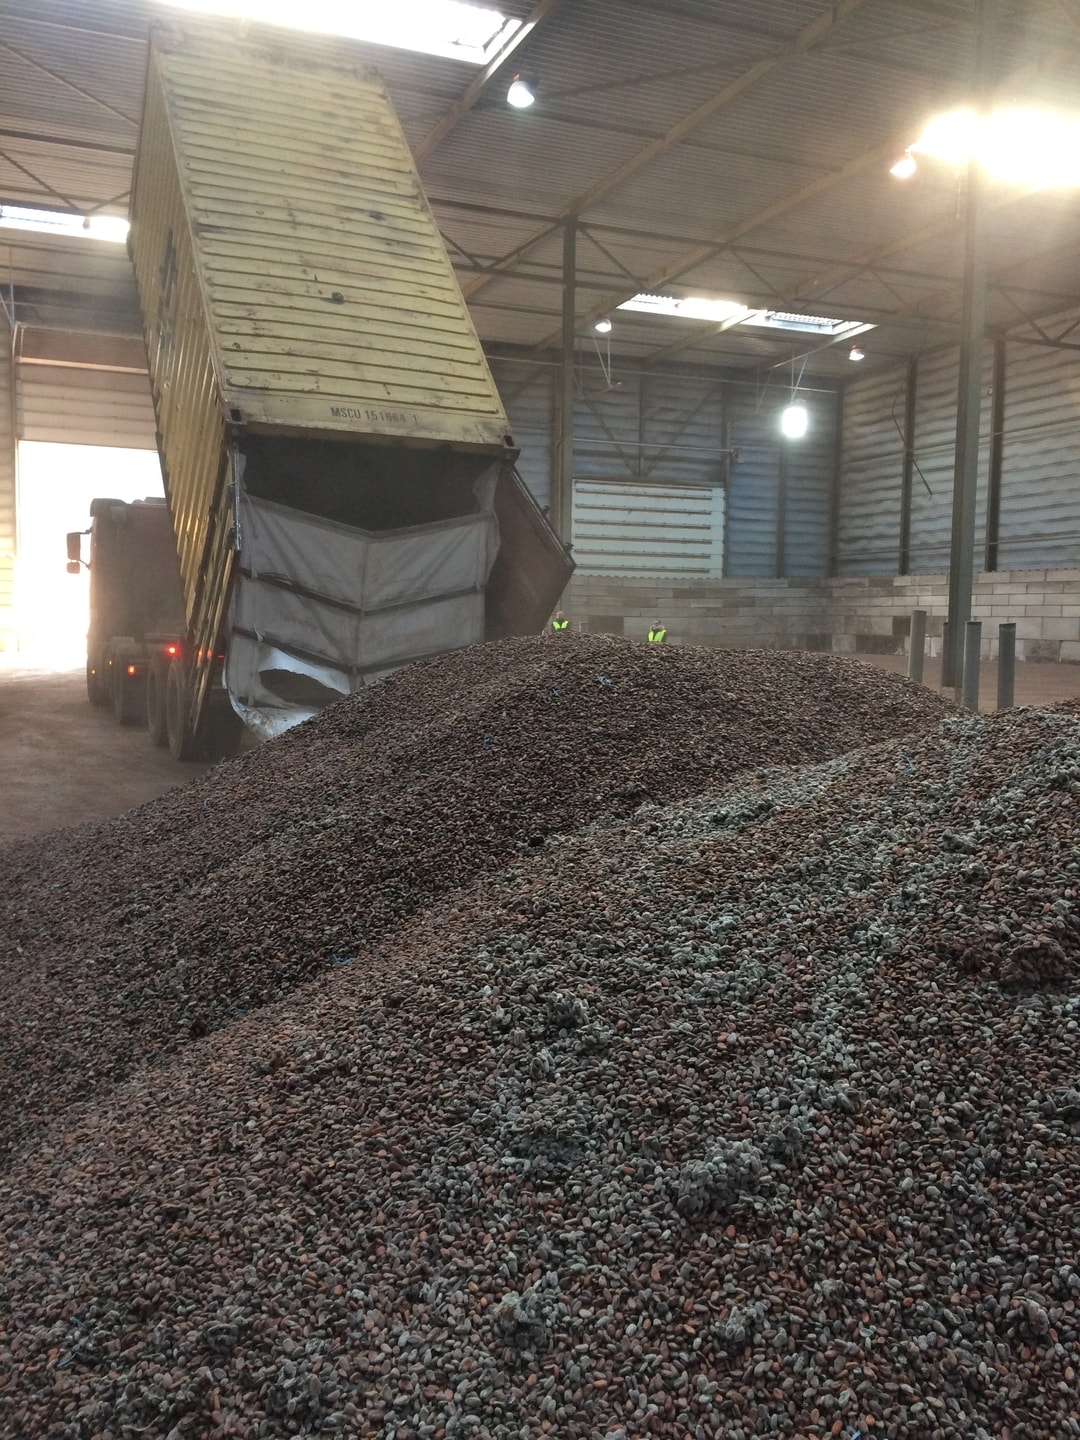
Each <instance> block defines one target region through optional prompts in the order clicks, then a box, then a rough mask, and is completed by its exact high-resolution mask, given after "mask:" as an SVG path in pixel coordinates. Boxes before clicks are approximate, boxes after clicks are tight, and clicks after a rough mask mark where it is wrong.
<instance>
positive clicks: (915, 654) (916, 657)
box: [907, 610, 926, 685]
mask: <svg viewBox="0 0 1080 1440" xmlns="http://www.w3.org/2000/svg"><path fill="white" fill-rule="evenodd" d="M925 651H926V611H925V610H913V611H912V612H911V643H910V645H909V647H908V660H907V673H908V679H909V680H914V681H915V682H916V683H917V684H919V685H921V684H922V676H923V658H924V654H925Z"/></svg>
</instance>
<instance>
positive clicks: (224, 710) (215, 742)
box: [203, 694, 244, 760]
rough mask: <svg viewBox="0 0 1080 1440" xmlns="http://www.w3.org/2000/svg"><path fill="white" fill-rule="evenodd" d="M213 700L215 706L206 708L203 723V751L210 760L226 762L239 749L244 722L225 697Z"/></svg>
mask: <svg viewBox="0 0 1080 1440" xmlns="http://www.w3.org/2000/svg"><path fill="white" fill-rule="evenodd" d="M214 698H215V700H216V704H213V705H208V706H207V713H206V717H205V719H204V721H203V730H204V736H203V738H204V741H205V749H206V752H207V754H208V755H209V757H210V758H211V759H212V760H227V759H229V758H231V757H232V756H233V755H235V754H236V752H237V750H239V748H240V741H241V740H242V739H243V736H244V722H243V721H242V720H241V719H240V716H239V715H237V713H236V711H235V710H234V709H233V708H232V706H231V705H230V704H229V699H228V696H227V695H224V694H221V695H217V696H215V697H214Z"/></svg>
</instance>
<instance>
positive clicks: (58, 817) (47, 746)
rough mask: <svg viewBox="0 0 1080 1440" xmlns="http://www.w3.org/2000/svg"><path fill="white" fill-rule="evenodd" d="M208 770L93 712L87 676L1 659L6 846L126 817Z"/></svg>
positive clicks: (0, 774) (2, 836)
mask: <svg viewBox="0 0 1080 1440" xmlns="http://www.w3.org/2000/svg"><path fill="white" fill-rule="evenodd" d="M205 769H207V766H206V765H204V764H201V763H198V762H194V761H192V762H187V763H185V764H179V763H177V761H175V760H174V759H173V758H172V756H171V755H170V754H169V752H168V750H158V749H155V747H154V746H153V745H151V744H150V740H149V737H148V736H147V734H146V731H145V729H139V728H136V727H135V726H124V725H118V724H117V723H116V721H115V720H114V719H113V717H112V712H111V711H109V710H99V709H97V708H96V707H95V706H93V705H91V704H90V702H89V701H88V700H87V698H86V680H85V676H84V674H83V671H82V670H77V671H62V672H59V673H56V672H50V671H47V670H34V669H27V668H19V667H18V662H17V660H16V659H14V658H12V657H4V656H0V843H3V842H4V841H8V840H14V839H17V838H18V837H19V836H23V835H35V834H39V833H40V832H42V831H44V830H56V829H59V828H61V827H66V826H69V825H81V824H82V823H83V821H85V820H105V819H108V818H109V817H110V816H113V815H120V814H122V813H123V811H125V810H130V809H132V807H133V806H135V805H143V804H145V803H146V801H147V800H153V799H154V798H155V797H156V796H158V795H162V794H164V793H165V791H166V790H171V789H173V788H174V787H175V786H177V785H183V784H186V783H187V781H188V780H190V779H192V777H193V776H195V775H199V774H201V773H202V772H203V771H204V770H205Z"/></svg>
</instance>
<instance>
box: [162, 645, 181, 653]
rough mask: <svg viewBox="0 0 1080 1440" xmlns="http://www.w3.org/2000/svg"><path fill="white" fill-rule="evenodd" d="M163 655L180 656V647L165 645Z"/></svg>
mask: <svg viewBox="0 0 1080 1440" xmlns="http://www.w3.org/2000/svg"><path fill="white" fill-rule="evenodd" d="M165 654H166V655H179V654H180V646H179V645H166V646H165Z"/></svg>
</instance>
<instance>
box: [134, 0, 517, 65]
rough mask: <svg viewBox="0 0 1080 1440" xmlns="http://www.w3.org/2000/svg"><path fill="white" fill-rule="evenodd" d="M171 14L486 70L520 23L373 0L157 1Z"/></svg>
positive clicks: (436, 5)
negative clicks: (244, 23) (360, 43)
mask: <svg viewBox="0 0 1080 1440" xmlns="http://www.w3.org/2000/svg"><path fill="white" fill-rule="evenodd" d="M159 3H160V4H162V5H168V6H170V7H172V8H174V9H181V10H192V11H197V12H199V13H201V14H204V15H219V16H226V17H228V18H230V19H234V20H256V21H261V22H264V23H265V24H268V25H282V26H285V27H286V28H288V29H290V30H307V31H312V32H315V33H317V34H320V35H340V36H342V37H343V38H344V39H349V40H366V41H368V42H370V43H371V44H373V45H389V46H391V47H393V48H394V49H397V50H412V51H417V52H419V53H420V54H422V55H441V56H444V57H445V58H447V59H450V60H465V61H467V62H468V63H469V64H471V65H485V64H486V63H487V62H488V60H490V59H491V57H492V56H493V55H494V54H495V53H496V52H497V51H498V50H499V49H500V48H501V47H502V45H503V44H504V43H505V41H506V40H507V39H508V38H509V37H510V36H511V35H512V34H513V33H514V31H516V30H517V29H518V28H519V27H520V25H521V23H522V22H521V21H520V20H508V19H507V18H506V16H505V15H503V14H502V13H501V12H500V11H498V10H495V9H492V8H490V7H488V6H486V5H468V4H466V3H464V0H394V3H392V4H374V3H372V0H304V3H303V4H302V5H298V4H297V3H296V0H159Z"/></svg>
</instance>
